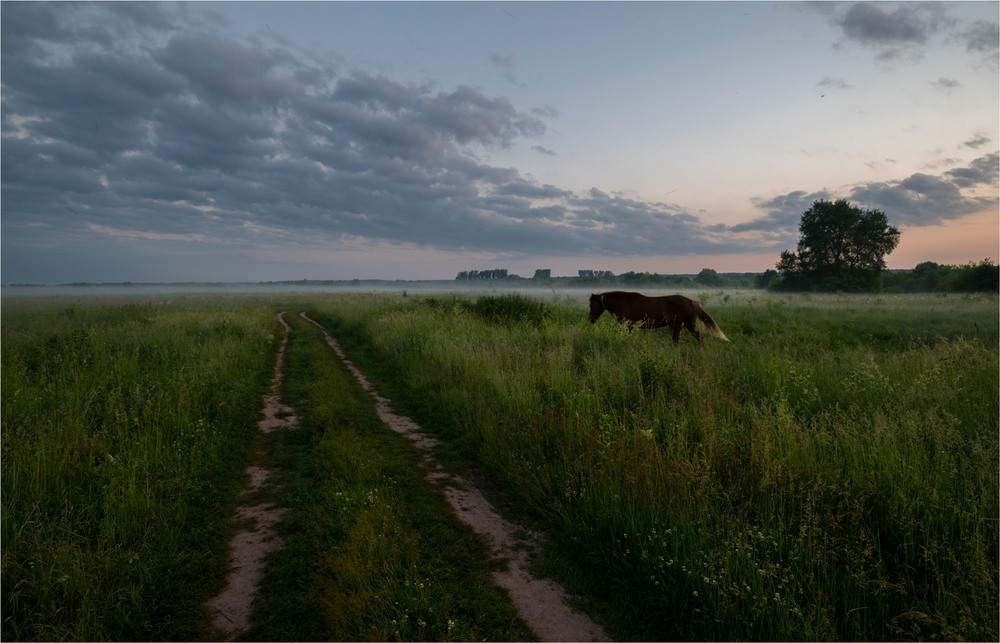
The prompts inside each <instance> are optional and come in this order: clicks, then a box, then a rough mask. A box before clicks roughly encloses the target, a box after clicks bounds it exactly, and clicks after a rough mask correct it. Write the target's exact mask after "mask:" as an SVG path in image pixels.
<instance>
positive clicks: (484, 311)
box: [469, 294, 551, 326]
mask: <svg viewBox="0 0 1000 643" xmlns="http://www.w3.org/2000/svg"><path fill="white" fill-rule="evenodd" d="M469 311H470V312H471V313H473V314H474V315H478V316H479V317H482V318H483V319H485V320H486V321H488V322H489V323H491V324H507V323H518V322H524V323H527V324H531V325H532V326H541V325H542V322H543V321H544V320H545V318H546V317H550V316H551V313H550V311H549V306H548V304H546V303H545V302H543V301H538V300H537V299H532V298H531V297H527V296H525V295H515V294H511V295H499V296H492V295H491V296H488V297H480V298H479V299H477V300H476V303H474V304H470V305H469Z"/></svg>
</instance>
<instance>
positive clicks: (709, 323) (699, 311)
mask: <svg viewBox="0 0 1000 643" xmlns="http://www.w3.org/2000/svg"><path fill="white" fill-rule="evenodd" d="M691 305H693V306H694V312H695V314H696V315H697V316H698V319H700V320H701V323H702V324H704V325H705V328H706V329H707V330H708V334H709V335H711V336H712V337H718V338H719V339H721V340H723V341H727V342H728V341H729V338H728V337H726V334H725V333H724V332H722V329H721V328H719V325H718V324H716V323H715V320H714V319H712V316H711V315H709V314H708V313H706V312H705V309H704V308H702V307H701V304H699V303H698V302H696V301H692V302H691Z"/></svg>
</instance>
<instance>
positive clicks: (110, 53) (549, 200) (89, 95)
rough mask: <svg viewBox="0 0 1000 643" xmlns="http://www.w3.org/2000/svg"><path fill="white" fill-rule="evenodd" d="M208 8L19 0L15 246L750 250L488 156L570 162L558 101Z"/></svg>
mask: <svg viewBox="0 0 1000 643" xmlns="http://www.w3.org/2000/svg"><path fill="white" fill-rule="evenodd" d="M197 7H198V5H181V6H180V7H179V8H176V9H177V10H176V11H175V12H174V13H170V10H168V8H167V5H158V4H156V5H149V6H132V5H128V6H118V5H108V4H103V3H102V4H92V5H75V4H73V5H51V4H34V3H4V4H3V5H2V12H3V13H2V18H3V19H2V21H0V25H2V29H3V39H2V41H0V48H2V49H0V53H2V57H0V65H2V73H3V82H4V92H3V95H2V105H3V110H2V118H3V146H2V148H0V153H2V155H0V172H2V189H3V195H4V202H3V206H4V212H3V215H4V216H3V232H4V243H5V247H9V246H10V244H16V245H19V246H21V247H38V246H39V245H41V244H43V243H51V242H52V239H53V238H54V237H53V236H52V235H51V231H52V230H60V231H61V232H60V235H62V236H60V237H59V238H60V239H68V240H72V242H73V243H77V242H79V240H80V239H85V238H93V239H98V238H100V239H103V241H102V242H107V241H108V240H109V239H116V240H118V241H119V242H120V243H125V242H142V243H147V244H155V243H164V244H170V245H171V247H176V246H177V245H178V244H188V245H190V244H191V243H192V242H198V243H199V244H209V243H211V242H213V241H217V242H220V243H221V244H222V245H225V247H226V248H227V250H226V252H231V251H233V249H234V248H239V247H245V248H255V247H258V246H260V245H261V244H268V243H273V242H274V241H275V240H276V239H278V238H280V239H281V241H282V243H286V244H297V245H298V246H300V247H303V248H316V249H321V248H326V249H327V250H328V249H330V248H335V247H341V246H342V245H343V244H344V243H346V242H345V240H347V239H365V240H367V243H369V244H372V245H373V246H374V245H378V244H387V243H388V244H398V243H408V244H415V245H417V246H421V247H425V248H434V249H438V250H442V251H450V252H490V253H506V254H518V253H529V252H535V253H540V254H545V255H547V256H553V255H565V256H570V255H579V254H581V253H586V254H600V255H609V256H638V255H643V254H656V255H663V254H688V253H718V252H733V251H735V250H737V249H740V248H743V249H745V248H746V247H748V246H747V244H744V243H743V242H741V241H739V240H732V239H727V238H725V237H724V236H722V235H719V234H717V233H715V232H712V231H710V230H708V229H705V228H704V227H703V226H702V224H701V223H700V221H699V219H698V218H697V217H695V216H693V215H691V214H689V213H686V212H684V211H682V210H680V209H679V208H677V207H676V206H671V205H665V204H658V203H647V202H643V201H640V200H636V199H630V198H627V197H626V196H624V195H620V194H614V195H613V194H606V193H604V192H601V191H600V190H592V191H590V192H587V193H585V194H578V193H574V192H572V191H569V190H565V189H561V188H559V187H557V186H553V185H548V184H545V185H542V184H538V183H536V182H534V181H533V180H531V179H530V178H528V177H525V176H522V175H521V174H520V172H519V171H518V170H516V169H514V168H505V167H495V166H492V165H490V164H488V163H485V162H483V161H482V160H481V157H482V156H484V155H485V154H484V152H485V153H486V154H488V152H489V150H492V149H503V148H510V147H514V146H519V145H526V146H530V148H531V149H533V150H534V151H536V152H539V153H541V154H548V155H552V154H554V152H552V151H551V150H549V149H546V148H544V147H542V146H540V145H537V144H534V145H532V141H533V140H534V139H536V138H538V137H540V136H542V135H543V134H544V133H545V132H546V121H547V120H548V119H552V118H556V117H557V113H556V112H555V110H554V109H552V108H551V107H548V106H542V107H536V108H531V109H525V108H522V107H520V106H518V105H515V104H514V103H513V102H512V101H511V100H510V99H509V98H507V97H505V96H491V95H487V94H486V93H484V92H483V91H482V90H480V89H478V88H474V87H469V86H464V85H459V86H457V87H454V88H448V89H442V88H440V87H436V86H434V85H431V84H413V83H407V82H400V81H398V80H395V79H393V78H390V77H387V76H383V75H375V74H371V73H369V72H367V71H364V70H350V69H346V70H342V69H338V68H335V67H334V66H333V65H332V64H329V63H323V62H320V61H319V60H318V59H317V58H314V57H312V56H309V55H307V54H304V53H303V52H300V51H296V50H294V49H292V48H289V47H287V46H284V45H280V44H279V45H277V46H274V45H273V44H264V43H263V42H262V41H260V40H256V39H250V40H247V41H237V40H234V39H232V38H228V37H226V36H225V35H223V34H221V33H216V32H213V31H211V30H210V29H211V25H212V24H213V21H211V20H208V21H206V20H203V19H202V18H204V16H202V15H201V13H200V12H199V11H198V8H197ZM129 25H131V27H130V28H129ZM8 36H9V37H8ZM269 42H271V41H269ZM511 64H513V61H511ZM29 223H30V224H41V225H43V226H47V227H38V226H37V225H36V226H35V227H29ZM46 235H47V236H46ZM96 242H97V241H95V243H96Z"/></svg>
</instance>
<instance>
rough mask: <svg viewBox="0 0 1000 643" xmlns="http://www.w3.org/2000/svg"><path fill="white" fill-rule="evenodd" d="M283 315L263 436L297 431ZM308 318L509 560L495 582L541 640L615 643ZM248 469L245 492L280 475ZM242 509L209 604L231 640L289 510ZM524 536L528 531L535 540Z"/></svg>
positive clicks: (242, 626) (463, 512)
mask: <svg viewBox="0 0 1000 643" xmlns="http://www.w3.org/2000/svg"><path fill="white" fill-rule="evenodd" d="M283 315H284V313H280V314H279V315H278V319H279V320H280V321H281V323H282V324H283V325H284V327H285V337H284V340H283V341H282V344H281V347H280V349H279V352H278V358H277V361H276V365H275V374H274V379H273V380H272V384H271V389H270V391H269V394H268V395H266V396H265V398H264V410H263V413H264V415H265V418H264V419H263V420H261V422H260V424H259V427H260V430H261V431H263V432H269V431H273V430H275V429H278V428H293V427H294V426H296V423H297V420H296V418H295V416H294V414H293V411H292V409H291V408H289V407H286V406H284V405H282V404H281V403H280V386H281V382H282V379H283V372H282V369H283V364H284V354H285V348H286V346H287V343H288V335H289V333H290V332H291V327H289V326H288V324H287V323H286V322H285V320H284V318H283ZM300 316H301V317H302V318H303V319H304V320H306V321H308V322H310V323H312V324H313V325H315V326H316V327H317V328H318V329H319V330H320V331H321V332H322V333H323V337H324V339H325V341H326V343H327V345H329V346H330V348H331V349H332V350H333V352H334V353H335V354H336V355H337V357H338V358H340V360H341V361H342V362H343V363H344V365H345V366H346V367H347V369H348V370H349V371H350V372H351V374H352V375H354V377H355V378H356V379H357V380H358V383H359V384H360V385H361V387H362V388H363V389H364V390H365V391H367V392H368V394H369V395H370V396H371V397H372V399H373V400H374V403H375V409H376V411H377V413H378V416H379V417H380V418H381V419H382V421H383V422H384V423H385V424H386V426H388V427H389V428H390V429H391V430H393V431H395V432H396V433H399V434H400V435H402V436H405V437H406V438H408V439H409V440H411V441H412V442H413V444H414V445H415V446H416V447H417V448H418V449H420V450H421V452H422V453H423V466H424V469H425V475H426V477H427V479H428V480H430V481H432V482H433V483H435V484H438V485H440V486H441V488H442V490H443V492H444V494H445V497H446V498H447V499H448V502H449V503H450V504H451V506H452V508H453V509H454V510H455V513H456V515H457V516H458V517H459V518H460V519H461V520H462V521H463V522H465V523H466V524H468V525H469V526H471V527H472V529H473V530H474V531H475V532H476V533H478V534H479V535H480V536H482V537H483V538H484V539H485V540H486V542H487V543H488V544H489V548H490V553H491V555H492V557H493V558H494V559H495V560H498V561H503V562H504V563H506V564H505V565H500V566H499V567H501V568H502V569H498V570H497V571H494V572H493V579H494V581H495V582H496V583H497V585H499V586H500V587H503V588H504V589H505V590H507V592H508V594H509V595H510V597H511V600H512V602H513V603H514V606H515V607H516V608H517V611H518V613H519V614H520V616H521V618H522V619H523V620H524V622H525V623H526V624H527V625H528V627H530V628H531V630H532V631H533V632H534V633H535V634H536V635H537V636H538V638H539V639H540V640H543V641H608V640H610V639H609V638H608V636H607V634H606V633H605V632H604V630H603V629H602V628H601V626H600V625H598V624H597V623H595V622H594V621H593V620H591V619H590V618H589V617H588V616H587V615H586V614H584V613H582V612H580V611H577V610H574V609H572V608H571V607H569V605H568V604H567V602H566V599H567V594H566V592H565V590H564V589H563V588H562V587H561V586H560V585H558V584H557V583H555V582H553V581H551V580H546V579H540V578H536V577H534V576H533V575H532V574H531V573H530V571H529V558H530V556H531V554H532V553H533V552H534V551H535V548H536V545H535V537H534V535H533V534H531V533H530V532H529V531H527V530H525V529H523V528H522V527H520V526H518V525H515V524H513V523H511V522H509V521H507V520H505V519H504V518H503V517H501V516H500V515H499V514H498V513H497V512H496V511H495V510H494V509H493V507H492V505H491V504H490V503H489V501H488V500H487V499H486V498H485V497H484V496H483V494H482V492H481V491H480V490H479V489H478V488H476V486H475V485H473V484H472V483H471V482H470V481H469V480H468V479H466V478H462V477H459V476H455V475H452V474H449V473H446V472H445V471H444V469H443V467H442V466H441V465H440V463H438V462H437V460H436V459H435V457H434V455H433V453H432V449H433V448H434V447H435V446H436V445H437V440H436V439H435V438H433V437H431V436H428V435H425V434H424V433H422V432H421V430H420V427H419V426H418V425H417V424H416V422H414V421H413V420H411V419H410V418H408V417H405V416H402V415H397V414H396V413H394V412H393V411H392V407H391V403H390V401H389V400H388V399H386V398H385V397H383V396H382V395H380V394H379V392H378V391H377V390H376V389H375V387H374V386H372V384H371V383H370V382H369V381H368V379H367V378H366V377H365V375H364V374H363V373H362V372H361V371H360V370H359V369H358V368H357V367H356V366H355V365H354V364H353V363H352V362H351V361H350V360H349V359H348V358H347V355H346V354H345V353H344V351H343V350H342V349H341V347H340V345H339V344H338V343H337V341H336V340H335V339H334V338H333V337H331V336H330V334H329V333H327V331H326V329H325V328H323V326H322V325H321V324H319V323H318V322H316V321H314V320H313V319H310V318H309V317H308V316H306V314H305V313H300ZM247 472H248V474H249V477H250V480H251V483H250V486H249V487H248V488H247V490H245V491H244V493H245V494H249V493H252V492H253V491H254V490H256V489H257V488H259V486H260V485H262V484H265V483H266V481H267V479H268V478H269V477H270V475H271V473H272V472H271V471H269V470H267V469H263V468H262V467H259V466H256V465H254V466H251V467H249V468H248V469H247ZM238 511H239V515H240V517H242V518H246V519H247V520H248V522H249V524H250V526H249V527H248V528H247V529H245V530H243V531H241V532H240V533H239V534H237V536H236V537H235V538H234V539H233V541H232V543H231V548H232V550H233V554H232V556H231V558H230V576H229V582H228V584H227V586H226V588H225V589H224V590H223V592H222V594H220V595H219V596H217V597H215V598H213V599H212V600H211V601H209V605H210V607H211V608H212V609H213V626H214V627H215V628H217V629H218V630H219V631H220V632H222V633H223V634H224V635H225V636H226V638H227V639H228V640H232V639H233V638H235V637H236V636H238V635H239V634H240V633H241V632H243V631H245V630H246V629H247V628H248V627H249V623H250V609H251V604H252V602H253V596H254V593H255V592H256V589H257V584H258V583H259V580H260V575H261V572H262V569H263V559H264V557H265V556H266V555H267V554H268V553H270V552H272V551H275V550H276V549H279V548H281V547H282V546H283V543H282V542H281V539H280V537H278V536H277V535H276V534H275V533H274V529H273V527H274V525H275V524H276V523H277V521H278V520H279V519H280V518H281V516H282V515H283V513H284V511H285V510H284V509H282V508H279V507H274V506H273V505H253V506H248V505H243V506H241V507H240V508H239V510H238ZM522 534H528V537H527V538H525V537H523V536H522Z"/></svg>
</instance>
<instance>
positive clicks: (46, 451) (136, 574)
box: [0, 299, 276, 640]
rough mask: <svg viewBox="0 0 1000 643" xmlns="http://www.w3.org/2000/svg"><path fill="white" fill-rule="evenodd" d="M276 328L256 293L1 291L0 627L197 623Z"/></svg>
mask: <svg viewBox="0 0 1000 643" xmlns="http://www.w3.org/2000/svg"><path fill="white" fill-rule="evenodd" d="M216 301H217V300H216ZM275 326H276V322H275V320H274V318H273V315H272V314H271V312H270V311H269V310H268V309H267V308H266V307H264V306H261V305H259V304H254V303H252V302H248V301H244V302H243V303H240V304H238V305H237V304H233V305H229V306H226V305H220V304H218V303H208V302H207V301H195V300H188V301H187V302H185V303H180V304H175V305H171V306H163V305H156V304H153V303H147V302H143V301H140V300H121V299H119V300H110V301H104V300H77V302H76V303H73V304H61V305H60V304H57V303H55V304H54V303H53V302H52V301H51V300H42V301H40V300H34V299H5V300H4V302H3V323H2V332H3V336H2V370H3V389H2V405H3V427H2V437H0V440H2V466H0V479H2V482H0V484H2V487H3V508H2V512H0V523H2V540H3V557H2V570H3V639H4V640H27V639H38V640H55V639H76V640H150V639H190V638H192V637H195V636H197V635H198V632H199V630H200V628H201V627H202V616H203V614H202V609H203V608H202V603H203V602H204V600H205V599H206V598H208V596H210V595H211V593H212V592H213V591H215V590H218V589H219V588H220V587H221V582H222V574H223V572H224V571H225V569H226V562H227V548H228V533H229V532H228V523H227V522H226V521H225V520H222V519H220V518H219V517H218V516H229V515H231V513H232V508H233V505H234V498H235V494H236V491H237V489H238V488H239V486H240V485H241V484H242V472H243V466H244V460H245V457H246V445H247V444H248V443H249V436H250V435H251V434H252V432H253V431H255V430H256V421H257V417H258V413H257V411H258V409H259V408H260V400H261V393H262V391H263V390H264V385H265V383H266V381H267V379H268V377H269V370H270V368H271V363H272V360H273V355H274V340H275V338H276V334H275V333H276V328H275Z"/></svg>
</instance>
